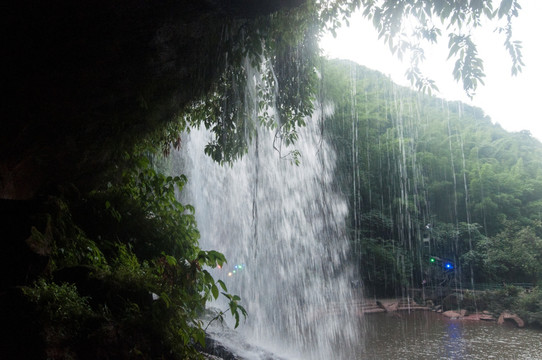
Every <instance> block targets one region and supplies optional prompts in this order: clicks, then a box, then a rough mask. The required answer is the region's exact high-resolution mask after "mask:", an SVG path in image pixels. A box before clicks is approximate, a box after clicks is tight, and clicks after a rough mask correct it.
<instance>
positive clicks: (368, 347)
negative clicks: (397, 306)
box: [355, 311, 542, 360]
mask: <svg viewBox="0 0 542 360" xmlns="http://www.w3.org/2000/svg"><path fill="white" fill-rule="evenodd" d="M364 326H365V328H366V331H367V335H366V339H365V348H364V349H358V352H357V354H356V356H355V357H356V358H358V359H390V360H391V359H393V360H395V359H405V360H412V359H420V360H423V359H431V360H434V359H469V360H470V359H499V360H501V359H503V360H504V359H529V360H533V359H534V360H536V359H542V331H540V330H532V329H518V328H516V327H515V326H513V325H508V324H505V325H498V324H496V323H495V322H484V321H461V320H450V319H447V318H445V317H443V316H441V315H440V314H436V313H434V312H427V311H426V312H424V311H420V312H413V313H410V314H408V313H395V314H393V313H392V314H384V313H380V314H371V315H367V316H365V317H364Z"/></svg>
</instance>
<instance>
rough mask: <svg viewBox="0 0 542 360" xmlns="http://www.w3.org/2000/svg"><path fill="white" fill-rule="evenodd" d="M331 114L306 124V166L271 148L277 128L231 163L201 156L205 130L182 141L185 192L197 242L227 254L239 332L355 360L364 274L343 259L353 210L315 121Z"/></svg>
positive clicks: (269, 346) (297, 355)
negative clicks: (243, 313) (242, 312)
mask: <svg viewBox="0 0 542 360" xmlns="http://www.w3.org/2000/svg"><path fill="white" fill-rule="evenodd" d="M329 111H330V110H329V109H324V108H323V107H320V108H319V109H317V110H316V111H315V113H314V115H313V118H312V119H310V120H308V121H307V123H308V125H307V126H306V127H305V128H303V129H300V132H299V139H298V141H297V142H296V144H295V148H296V149H297V150H299V151H300V152H301V154H302V158H301V163H300V165H299V166H296V165H294V164H292V162H291V161H288V160H287V159H285V158H284V157H285V155H286V154H284V153H283V154H279V153H278V152H277V151H276V150H274V146H273V141H274V139H275V134H274V132H273V131H271V130H266V129H260V130H259V131H258V134H257V136H256V139H255V141H253V142H252V145H251V147H250V148H249V151H248V154H246V155H245V156H244V157H243V158H242V159H241V160H239V161H236V162H235V163H234V164H233V165H231V166H229V165H224V166H220V165H219V164H217V163H215V162H214V161H212V160H211V159H210V158H209V157H207V156H206V155H205V154H204V146H205V145H206V144H207V142H208V140H209V136H210V134H209V133H208V132H206V131H205V130H201V129H200V130H193V131H191V133H190V134H189V135H188V136H187V137H186V138H185V139H184V140H183V141H184V149H183V151H182V154H183V156H184V159H183V163H184V169H183V171H184V172H185V173H186V175H187V176H188V179H189V182H188V184H187V186H186V188H185V191H184V192H185V194H184V196H185V197H186V199H185V200H186V201H187V202H189V203H191V204H192V205H194V206H195V208H196V218H197V222H198V228H199V230H200V233H201V240H200V247H201V248H202V249H214V250H218V251H221V252H223V253H224V254H225V255H226V258H227V259H228V264H226V265H225V266H224V267H223V268H222V269H220V270H217V271H215V272H214V274H213V275H214V276H215V278H216V279H222V280H223V281H224V282H225V283H226V284H227V286H228V290H229V291H230V292H231V293H234V294H239V295H240V297H241V299H242V303H243V305H244V306H245V308H246V309H247V311H248V313H249V315H248V317H247V320H246V323H243V322H241V326H240V327H239V328H238V330H239V333H240V334H241V335H242V336H244V337H246V341H247V342H249V343H251V344H255V345H258V346H260V347H261V348H263V349H266V350H268V351H271V352H273V353H275V354H278V355H279V356H281V357H286V358H291V359H340V358H351V356H352V354H347V352H348V351H349V349H353V348H354V344H355V345H356V347H357V348H359V346H360V342H361V341H362V338H361V335H360V333H359V332H360V331H359V324H358V318H359V317H358V316H357V314H356V310H355V306H353V301H354V300H355V298H354V296H355V295H356V292H359V291H360V290H359V289H356V288H353V287H352V286H351V284H352V281H354V283H355V280H358V279H357V278H355V277H354V275H353V274H354V270H353V269H352V268H350V267H348V266H347V265H345V264H348V263H349V262H348V261H347V259H348V257H349V245H348V240H347V238H346V234H345V216H346V215H347V211H348V209H347V205H346V201H345V199H343V198H342V197H341V196H339V194H338V193H337V192H335V191H334V190H333V188H332V177H333V171H334V161H335V155H334V152H333V151H332V149H331V148H330V147H329V145H328V144H327V143H326V141H325V140H323V139H322V138H321V136H322V135H321V133H320V131H319V130H318V126H317V125H318V124H317V123H318V121H319V120H318V119H320V118H321V115H324V116H327V115H329ZM286 158H287V156H286ZM357 295H359V294H357ZM211 305H212V306H215V305H213V304H211ZM216 306H217V307H220V305H216ZM226 346H227V344H226ZM246 356H247V357H248V355H246ZM254 358H259V357H258V356H254Z"/></svg>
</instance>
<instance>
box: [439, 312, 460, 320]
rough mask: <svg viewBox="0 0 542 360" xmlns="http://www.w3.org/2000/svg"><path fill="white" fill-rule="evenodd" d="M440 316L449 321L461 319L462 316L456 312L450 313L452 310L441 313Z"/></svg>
mask: <svg viewBox="0 0 542 360" xmlns="http://www.w3.org/2000/svg"><path fill="white" fill-rule="evenodd" d="M442 315H444V316H446V317H447V318H450V319H459V318H461V317H462V315H461V314H460V313H458V312H455V311H452V310H448V311H445V312H443V313H442Z"/></svg>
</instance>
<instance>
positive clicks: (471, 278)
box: [323, 60, 542, 294]
mask: <svg viewBox="0 0 542 360" xmlns="http://www.w3.org/2000/svg"><path fill="white" fill-rule="evenodd" d="M323 83H324V86H323V88H324V90H323V91H324V93H325V98H326V99H328V100H330V101H332V102H333V103H334V107H335V111H334V116H332V117H330V118H328V119H327V120H326V122H325V134H326V136H327V138H328V140H329V141H330V142H331V143H332V144H333V146H334V147H335V150H336V152H337V155H338V160H337V168H336V183H337V186H338V188H339V189H340V190H341V191H342V192H343V193H344V194H345V196H346V197H347V198H348V202H349V206H350V213H349V219H348V224H349V234H350V236H351V239H352V242H353V248H354V254H353V256H354V257H355V260H356V261H357V262H358V264H359V265H360V269H361V270H360V271H361V273H362V277H363V280H364V282H365V284H366V285H368V289H369V290H370V291H374V292H376V293H388V294H389V293H392V292H396V291H398V290H400V289H401V288H402V287H405V286H411V285H413V286H417V285H416V284H420V283H421V282H422V281H423V280H424V279H426V280H433V282H437V281H439V282H440V281H441V280H442V279H441V278H442V276H443V275H442V274H439V273H438V271H436V272H435V270H434V269H433V267H432V265H434V264H431V263H430V258H431V256H433V257H437V258H439V259H445V260H446V261H449V262H450V263H451V264H453V266H454V268H455V269H454V271H453V273H451V274H448V277H449V278H450V279H449V280H450V281H449V282H450V283H452V284H456V286H459V285H457V284H460V285H461V286H470V284H472V283H487V282H499V283H502V281H506V282H536V281H537V280H538V279H540V277H541V274H542V262H541V260H542V240H541V238H540V237H541V236H542V223H541V219H542V144H541V143H540V142H539V141H538V140H536V139H535V138H533V137H532V136H531V135H530V133H529V132H528V131H522V132H519V133H509V132H507V131H505V130H504V129H502V128H501V127H500V126H499V125H498V124H492V122H491V119H490V118H489V117H487V116H485V115H484V112H483V110H481V109H479V108H475V107H472V106H468V105H466V104H463V103H460V102H447V101H445V100H443V99H439V98H436V97H432V96H429V95H424V94H420V93H418V92H414V91H412V90H410V89H407V88H404V87H400V86H398V85H396V84H394V83H393V82H391V80H389V79H388V78H386V77H385V76H384V75H383V74H381V73H379V72H376V71H372V70H369V69H367V68H365V67H363V66H360V65H357V64H354V63H352V62H348V61H338V60H335V61H328V62H326V63H325V65H324V70H323ZM443 261H444V260H443Z"/></svg>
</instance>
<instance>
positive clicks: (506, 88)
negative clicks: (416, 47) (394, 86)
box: [320, 0, 542, 141]
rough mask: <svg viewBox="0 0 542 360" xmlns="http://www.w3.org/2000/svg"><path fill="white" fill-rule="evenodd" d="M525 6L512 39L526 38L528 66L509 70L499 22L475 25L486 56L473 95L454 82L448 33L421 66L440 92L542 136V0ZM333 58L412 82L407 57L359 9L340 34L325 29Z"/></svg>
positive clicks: (532, 0)
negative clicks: (517, 71) (398, 53)
mask: <svg viewBox="0 0 542 360" xmlns="http://www.w3.org/2000/svg"><path fill="white" fill-rule="evenodd" d="M520 4H521V6H522V10H521V12H520V14H519V17H518V18H517V19H516V20H515V22H514V23H513V34H514V38H513V40H520V41H522V43H523V61H524V63H525V67H524V68H523V71H522V72H521V73H520V74H519V75H518V76H515V77H513V76H511V71H510V69H511V65H512V62H511V60H510V58H509V56H508V53H507V52H506V49H505V48H504V44H503V43H504V37H502V36H501V34H497V33H494V28H495V26H494V25H492V24H489V26H487V27H484V28H480V29H477V30H476V32H475V33H474V36H475V41H476V44H477V45H478V51H479V54H480V55H481V57H482V59H483V60H484V68H485V73H486V78H485V79H484V82H485V86H484V85H480V86H479V87H478V89H477V91H476V95H475V97H474V98H473V99H472V100H470V99H469V98H468V97H467V96H466V95H465V93H464V91H463V88H462V84H460V83H457V82H455V80H454V78H453V75H452V69H453V66H454V64H453V61H452V59H450V61H446V58H447V57H448V49H447V44H448V38H447V37H442V38H441V39H440V40H439V43H438V45H436V46H435V45H433V46H430V47H427V48H426V53H425V55H426V60H425V62H424V63H423V64H422V65H421V66H420V68H421V69H422V72H423V73H424V75H425V76H427V77H429V78H431V79H433V80H435V81H436V83H437V86H438V88H439V90H440V93H438V94H436V95H437V96H439V97H442V98H445V99H447V100H461V101H463V102H465V103H467V104H470V105H473V106H477V107H480V108H482V109H483V110H484V112H485V113H486V114H487V115H488V116H490V117H491V119H492V120H493V122H494V123H499V124H500V125H501V126H502V127H503V128H504V129H506V130H508V131H514V132H515V131H521V130H529V131H530V132H531V134H532V135H533V136H535V137H536V138H537V139H538V140H541V141H542V111H541V108H542V106H541V103H542V91H541V90H540V89H541V86H542V45H541V44H542V40H541V37H542V30H541V29H542V26H541V24H539V23H538V22H539V21H540V19H541V17H542V1H535V0H524V1H521V2H520ZM320 45H321V47H322V49H323V50H324V53H325V54H326V55H327V56H328V57H329V58H340V59H349V60H352V61H355V62H357V63H358V64H361V65H365V66H367V67H369V68H371V69H374V70H378V71H380V72H382V73H384V74H385V75H389V76H391V78H392V79H393V81H394V82H396V83H398V84H401V85H406V86H408V85H409V83H408V81H407V80H406V78H405V70H406V69H407V68H408V59H405V60H404V62H403V63H402V62H401V61H399V60H398V59H397V58H396V57H394V56H393V55H392V54H391V52H390V51H389V49H388V47H387V45H386V44H385V43H384V41H383V40H379V39H378V35H377V32H376V30H375V29H374V28H373V26H372V24H371V23H369V22H368V21H367V20H365V19H363V18H362V16H361V14H354V15H353V16H352V18H351V20H350V27H343V28H341V29H339V30H338V31H337V37H336V38H333V36H332V35H326V36H324V38H323V39H322V41H321V43H320Z"/></svg>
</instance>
